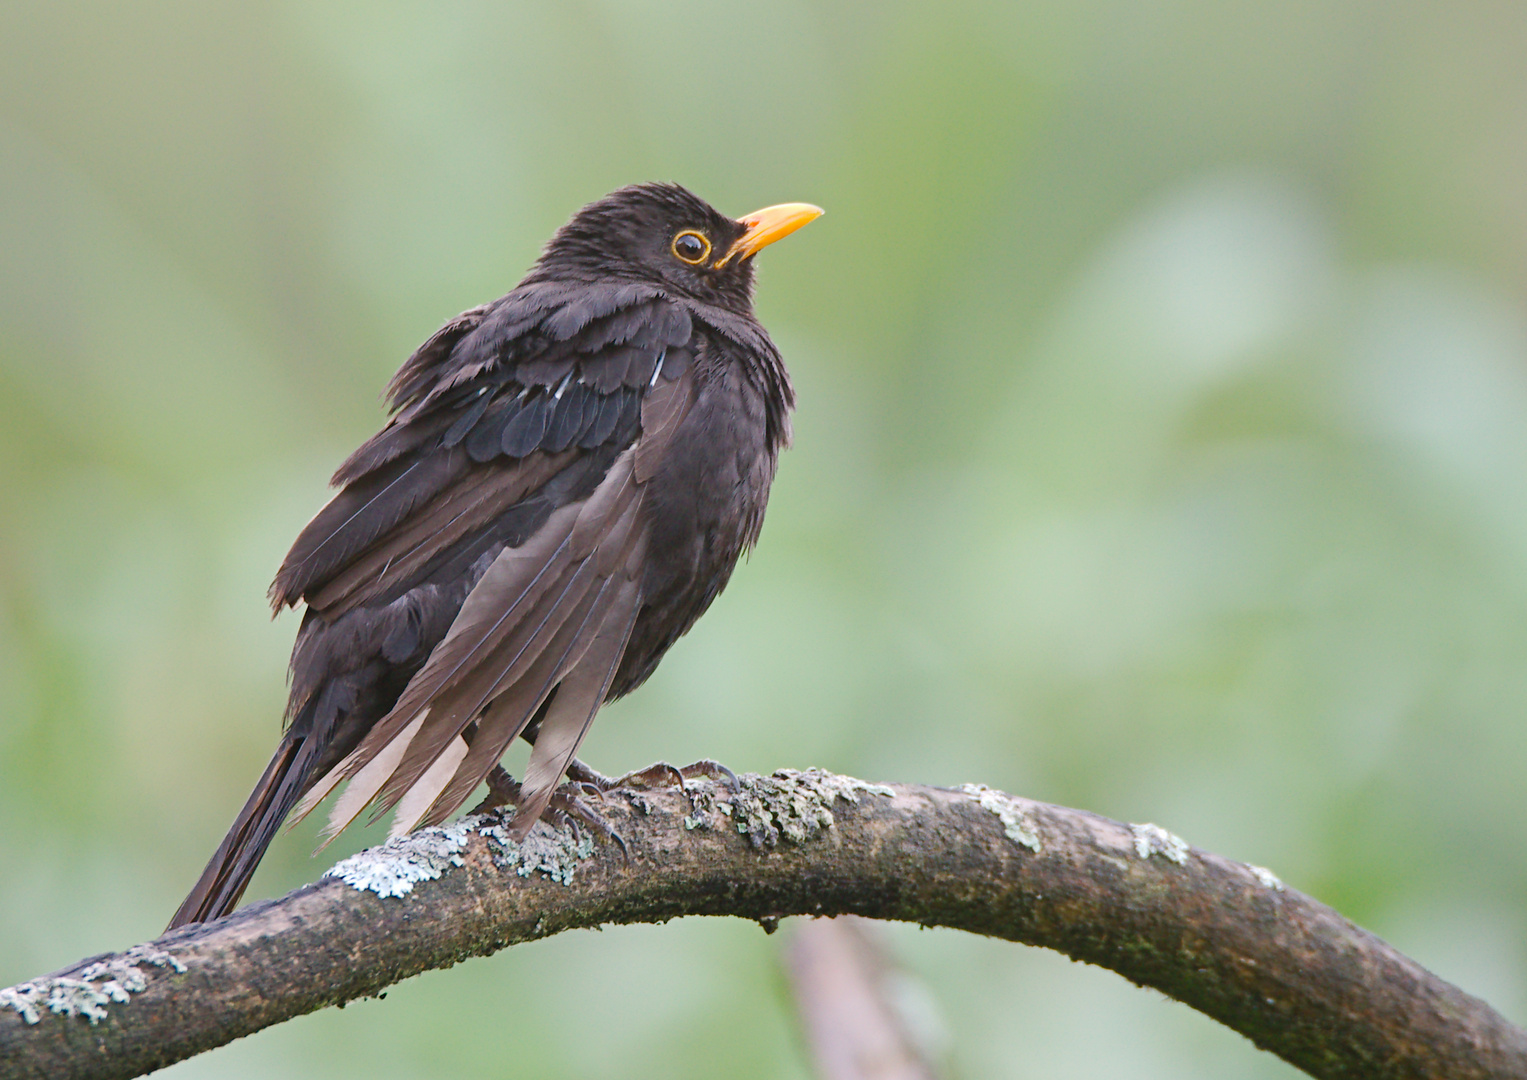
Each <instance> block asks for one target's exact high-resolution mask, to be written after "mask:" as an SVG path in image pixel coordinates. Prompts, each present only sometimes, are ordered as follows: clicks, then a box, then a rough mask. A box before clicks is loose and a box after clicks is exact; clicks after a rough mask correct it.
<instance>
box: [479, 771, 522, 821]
mask: <svg viewBox="0 0 1527 1080" xmlns="http://www.w3.org/2000/svg"><path fill="white" fill-rule="evenodd" d="M519 804H520V782H519V781H518V780H516V779H515V778H514V777H512V776H510V775H509V773H508V771H507V770H506V769H505V768H504V767H503V766H502V765H495V766H493V771H492V772H490V773H488V793H487V794H486V795H484V796H483V800H482V802H480V803H478V804H477V806H476V807H474V808H473V809H472V811H471V812H472V813H474V814H486V813H487V812H488V811H489V810H492V809H493V808H494V807H498V806H518V805H519Z"/></svg>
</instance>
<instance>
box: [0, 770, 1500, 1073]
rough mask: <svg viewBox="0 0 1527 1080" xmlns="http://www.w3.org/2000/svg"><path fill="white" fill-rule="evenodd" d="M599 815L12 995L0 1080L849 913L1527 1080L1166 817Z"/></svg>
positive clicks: (699, 794)
mask: <svg viewBox="0 0 1527 1080" xmlns="http://www.w3.org/2000/svg"><path fill="white" fill-rule="evenodd" d="M601 813H602V814H603V815H604V817H605V818H606V820H607V821H608V822H609V824H610V825H612V826H613V827H614V828H615V829H616V830H617V831H618V832H619V834H620V835H621V836H622V838H623V839H624V840H625V844H626V847H627V849H628V854H623V853H622V850H621V848H620V846H618V845H617V844H615V843H612V842H609V841H601V842H599V843H597V844H595V843H593V842H591V841H589V840H587V839H586V838H585V839H584V840H583V841H582V842H579V841H578V840H577V838H575V837H574V835H573V834H572V833H571V832H570V831H568V830H566V829H553V828H552V827H550V826H547V825H539V826H537V828H536V830H535V831H534V832H533V833H532V834H531V836H530V837H529V838H528V839H527V841H526V843H525V845H524V846H523V847H522V846H519V845H515V844H514V843H513V842H512V841H509V840H508V838H507V835H506V833H505V832H504V831H503V830H502V829H501V828H500V827H499V826H500V825H501V822H500V821H499V819H498V818H496V817H495V816H493V815H488V816H486V817H482V818H472V819H467V820H466V821H464V822H462V823H458V824H456V825H454V826H448V827H446V828H445V829H436V830H424V831H423V832H421V833H416V834H414V835H413V836H412V837H408V838H404V840H402V841H398V842H394V843H392V844H389V845H384V846H383V847H382V848H376V849H372V850H371V851H370V852H366V853H362V855H360V856H356V857H354V858H353V859H349V860H346V861H345V862H343V863H341V864H339V865H338V866H337V867H335V870H334V871H332V872H331V874H338V875H340V876H329V877H326V878H324V879H323V880H321V881H319V882H318V883H317V884H314V885H310V886H307V887H305V888H302V889H298V890H297V891H295V892H293V893H291V894H289V895H288V896H285V897H283V898H281V899H279V900H274V901H269V902H265V903H259V904H253V905H251V906H249V907H247V908H245V909H243V910H241V911H238V912H236V913H235V914H233V915H232V916H230V917H228V918H226V919H223V920H220V921H218V922H215V923H211V924H207V925H201V926H191V927H186V928H184V929H182V930H180V931H177V932H175V933H172V934H167V935H165V936H164V937H162V938H160V939H158V940H157V941H155V942H152V943H149V944H148V945H143V946H136V947H135V948H134V949H133V950H130V951H129V952H127V953H123V954H118V955H116V956H111V957H98V958H94V960H93V961H89V962H86V961H82V962H81V963H80V964H77V965H75V966H74V967H72V968H70V969H67V970H65V971H62V972H59V973H57V974H56V975H54V976H50V977H49V978H47V979H39V980H33V981H32V982H31V983H24V984H21V985H20V986H17V987H13V988H11V989H9V990H6V991H0V1077H3V1078H5V1080H11V1078H20V1077H57V1076H66V1075H67V1076H73V1077H103V1078H104V1077H131V1076H137V1075H141V1074H142V1073H144V1072H147V1071H150V1070H152V1069H156V1068H160V1067H162V1066H165V1065H168V1064H170V1063H172V1062H175V1061H179V1060H182V1059H184V1058H187V1057H190V1056H191V1055H193V1054H197V1053H200V1052H201V1051H204V1050H208V1049H211V1048H213V1047H215V1046H221V1045H222V1044H224V1043H226V1042H229V1041H231V1040H233V1039H236V1038H239V1037H240V1036H243V1035H248V1034H250V1033H252V1032H255V1031H258V1030H260V1029H261V1028H264V1027H267V1026H269V1025H271V1024H276V1023H280V1022H281V1021H283V1020H287V1019H290V1018H291V1017H294V1016H299V1015H301V1014H303V1013H308V1012H312V1011H313V1010H315V1009H320V1008H323V1007H325V1006H328V1005H337V1004H340V1003H342V1002H345V1001H349V1000H352V999H354V998H358V997H365V996H369V995H375V994H377V993H380V992H381V991H382V990H384V989H385V988H386V987H388V986H390V985H391V984H393V983H395V982H397V981H399V980H401V979H406V978H408V977H409V976H411V975H415V974H418V973H419V972H421V971H425V970H427V969H430V968H437V967H446V966H449V965H451V964H454V963H456V962H458V961H460V960H464V959H466V958H468V957H470V956H480V955H485V954H488V953H492V952H495V951H497V950H499V949H502V948H504V947H505V946H508V945H513V944H516V943H517V942H522V941H528V940H532V939H535V938H541V937H546V936H549V935H551V934H555V933H559V932H561V931H563V930H568V929H572V928H575V927H592V926H598V925H601V924H606V923H633V922H658V921H662V920H666V919H671V918H674V917H676V916H680V915H734V916H741V917H743V918H748V919H756V920H759V921H760V922H762V923H763V924H764V925H765V927H766V928H769V927H771V926H772V925H773V923H774V921H775V920H777V919H779V918H781V917H784V916H788V915H836V914H857V915H862V916H866V917H868V918H874V919H897V920H903V921H908V922H916V923H922V924H924V925H928V926H946V927H953V928H956V929H961V930H967V931H970V932H971V933H977V934H985V935H988V936H991V937H999V938H1005V939H1007V940H1010V941H1019V942H1024V943H1026V944H1030V945H1042V946H1045V947H1047V948H1052V949H1057V950H1059V951H1061V952H1063V953H1065V954H1067V955H1068V956H1071V957H1074V958H1075V959H1078V960H1084V961H1087V962H1089V963H1093V964H1098V965H1100V966H1103V967H1107V968H1111V969H1112V970H1114V971H1116V972H1118V973H1119V974H1121V975H1123V976H1125V977H1126V978H1128V979H1130V980H1132V981H1134V982H1136V983H1139V984H1141V985H1146V986H1152V987H1155V988H1156V989H1158V990H1160V991H1162V992H1163V993H1165V994H1168V995H1170V996H1171V997H1174V998H1176V999H1178V1000H1179V1001H1183V1002H1185V1003H1187V1004H1188V1005H1191V1006H1192V1007H1193V1008H1196V1009H1198V1010H1200V1011H1202V1012H1204V1013H1206V1014H1208V1015H1209V1016H1212V1017H1214V1018H1215V1019H1216V1020H1219V1021H1220V1022H1221V1023H1224V1024H1226V1025H1228V1026H1229V1027H1231V1028H1234V1029H1235V1030H1236V1031H1239V1032H1241V1033H1242V1034H1243V1035H1245V1036H1246V1037H1247V1038H1248V1039H1250V1040H1251V1041H1252V1042H1254V1043H1255V1044H1256V1045H1257V1046H1260V1047H1262V1048H1264V1049H1266V1050H1270V1051H1272V1052H1273V1053H1275V1054H1277V1055H1279V1056H1280V1057H1282V1058H1284V1059H1285V1060H1287V1061H1289V1062H1291V1063H1292V1064H1294V1065H1295V1066H1297V1067H1299V1068H1301V1069H1303V1070H1305V1071H1306V1072H1308V1073H1310V1074H1312V1075H1314V1076H1318V1077H1364V1078H1389V1077H1396V1078H1398V1077H1406V1078H1420V1077H1428V1078H1430V1077H1437V1078H1441V1077H1448V1078H1450V1080H1471V1078H1482V1077H1527V1033H1524V1032H1523V1031H1522V1030H1520V1029H1518V1028H1516V1027H1514V1026H1512V1025H1511V1024H1509V1023H1507V1022H1506V1021H1505V1020H1504V1019H1502V1018H1501V1017H1500V1016H1499V1015H1498V1014H1497V1013H1496V1012H1495V1011H1494V1010H1492V1009H1491V1008H1490V1007H1489V1006H1488V1005H1486V1004H1485V1003H1484V1002H1482V1001H1479V1000H1478V999H1476V998H1473V997H1470V996H1469V995H1468V994H1465V993H1464V992H1462V991H1461V990H1459V989H1457V988H1456V987H1453V986H1451V985H1450V984H1448V983H1446V982H1444V981H1442V980H1441V979H1438V978H1437V977H1436V976H1434V975H1432V974H1431V973H1430V972H1428V971H1426V970H1425V969H1424V968H1422V967H1421V966H1420V965H1419V964H1417V963H1415V962H1414V961H1412V960H1409V959H1407V958H1406V957H1404V956H1402V955H1400V954H1399V953H1397V952H1396V951H1395V950H1394V949H1392V948H1390V947H1389V946H1388V945H1386V944H1385V943H1384V942H1382V941H1380V940H1379V939H1378V938H1376V937H1374V936H1373V935H1372V934H1369V933H1367V932H1366V931H1364V930H1362V929H1360V928H1358V927H1356V926H1354V925H1353V924H1352V923H1350V922H1348V921H1347V920H1346V919H1344V918H1342V917H1341V916H1340V915H1338V914H1337V913H1336V912H1334V911H1332V910H1331V909H1330V908H1327V907H1325V906H1324V905H1322V904H1319V903H1317V902H1315V901H1314V900H1312V899H1310V898H1309V897H1307V896H1304V895H1302V894H1300V893H1298V892H1296V891H1295V890H1293V889H1289V888H1286V887H1284V886H1283V885H1282V883H1281V882H1279V881H1278V880H1277V879H1276V878H1274V877H1273V876H1272V875H1271V874H1269V873H1268V872H1267V871H1265V870H1260V869H1258V868H1255V867H1249V866H1247V865H1245V864H1243V863H1237V862H1233V861H1231V860H1229V859H1226V858H1222V857H1221V856H1218V855H1214V854H1211V853H1209V852H1204V851H1199V850H1197V849H1194V848H1189V847H1188V846H1187V845H1185V844H1183V843H1182V841H1180V840H1178V839H1177V838H1176V837H1174V836H1172V835H1171V834H1170V833H1167V832H1165V831H1163V830H1160V829H1157V828H1156V827H1155V826H1138V825H1136V826H1131V825H1126V824H1121V823H1119V822H1115V821H1110V820H1108V819H1106V818H1102V817H1098V816H1097V815H1094V814H1089V813H1086V812H1084V811H1078V810H1069V809H1065V808H1062V807H1057V806H1050V805H1046V804H1043V803H1035V802H1030V801H1028V800H1025V799H1018V798H1012V797H1009V796H1006V795H1003V794H1001V793H1000V792H993V791H989V790H987V789H985V788H981V787H978V786H972V785H967V786H966V787H965V788H964V789H952V790H951V789H941V788H928V787H914V786H882V785H868V784H863V783H861V782H859V781H853V780H849V779H848V778H846V777H837V776H833V775H832V774H827V773H819V772H815V771H811V772H807V773H790V772H782V773H778V774H776V775H775V776H774V777H769V778H758V777H751V776H749V777H744V778H743V779H742V782H741V787H740V789H739V790H738V791H737V792H735V793H732V792H729V791H728V790H727V788H726V786H724V785H723V786H717V785H713V784H711V783H709V782H708V781H692V782H691V785H690V788H689V791H688V793H687V795H686V794H682V793H680V792H679V791H677V790H676V789H667V790H653V791H620V792H613V793H611V795H610V796H609V798H608V802H607V804H606V805H604V806H603V807H601ZM397 894H402V895H397ZM92 964H93V966H91V965H92ZM7 1006H8V1007H7ZM90 1014H94V1015H95V1020H94V1021H93V1022H92V1020H91V1019H90V1018H89V1015H90Z"/></svg>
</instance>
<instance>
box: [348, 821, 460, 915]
mask: <svg viewBox="0 0 1527 1080" xmlns="http://www.w3.org/2000/svg"><path fill="white" fill-rule="evenodd" d="M477 820H478V819H475V818H463V819H462V820H460V821H457V822H453V823H452V824H450V825H445V826H442V827H438V828H429V829H420V830H419V831H418V832H412V833H409V834H408V835H407V836H399V837H397V838H396V839H393V840H389V841H387V843H385V844H382V845H381V846H380V847H374V848H367V849H366V850H365V851H362V852H359V853H357V854H355V855H351V856H350V857H349V858H348V859H342V860H341V861H339V862H337V863H335V864H334V866H333V868H332V869H331V870H330V871H329V872H328V874H326V875H325V876H326V877H337V878H339V879H340V880H341V881H343V882H344V883H345V884H346V885H349V886H350V887H351V888H352V889H355V890H357V891H358V892H367V891H369V892H374V893H376V894H377V895H378V896H381V897H389V896H406V895H408V894H409V893H411V892H413V891H414V886H415V885H417V884H418V883H419V882H421V881H434V880H435V879H436V878H438V877H439V876H440V875H441V874H443V873H445V872H446V870H448V869H449V868H451V867H453V866H460V865H461V862H462V859H461V853H462V851H463V850H465V849H466V846H467V836H468V835H470V833H471V831H472V825H473V824H475V822H476V821H477Z"/></svg>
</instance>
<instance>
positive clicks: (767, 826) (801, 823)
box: [731, 769, 895, 848]
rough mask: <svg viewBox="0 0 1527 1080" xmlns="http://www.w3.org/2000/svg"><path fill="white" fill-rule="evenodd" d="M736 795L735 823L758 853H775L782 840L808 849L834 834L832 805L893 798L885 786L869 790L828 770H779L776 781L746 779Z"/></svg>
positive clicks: (860, 782) (741, 779)
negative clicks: (818, 838) (810, 842)
mask: <svg viewBox="0 0 1527 1080" xmlns="http://www.w3.org/2000/svg"><path fill="white" fill-rule="evenodd" d="M737 786H738V790H737V791H735V792H733V793H732V815H731V816H732V820H733V821H734V822H735V823H736V825H737V831H738V832H740V833H742V835H744V836H746V837H747V838H748V842H749V843H750V844H752V845H753V846H754V847H755V848H773V847H776V846H778V844H779V842H780V840H782V839H783V840H787V841H789V842H791V843H795V844H803V843H805V842H806V841H807V840H811V839H813V838H814V837H816V836H818V835H820V834H821V832H822V831H823V830H824V829H830V828H831V827H832V824H833V816H832V809H831V807H832V805H833V803H835V802H837V801H838V800H839V799H842V800H844V801H846V802H852V803H856V802H858V801H859V796H860V794H861V793H862V794H869V795H887V796H889V795H894V794H895V792H894V791H892V790H891V789H890V788H888V787H886V786H885V785H884V784H867V783H865V782H864V781H863V780H856V779H854V778H853V777H851V776H839V775H838V774H837V773H830V772H827V771H826V770H823V769H807V770H805V771H804V772H799V771H797V770H795V769H780V770H778V771H777V772H775V773H774V775H773V776H757V775H754V774H752V773H746V774H744V775H742V776H740V777H738V778H737Z"/></svg>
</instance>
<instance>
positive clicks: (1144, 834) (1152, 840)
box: [1129, 822, 1188, 866]
mask: <svg viewBox="0 0 1527 1080" xmlns="http://www.w3.org/2000/svg"><path fill="white" fill-rule="evenodd" d="M1129 831H1130V832H1131V833H1133V834H1134V837H1135V854H1136V855H1138V856H1140V858H1142V859H1149V858H1150V857H1151V856H1152V855H1160V856H1161V857H1162V858H1163V859H1168V860H1170V861H1172V862H1174V863H1176V864H1177V865H1178V866H1184V865H1186V864H1187V861H1188V842H1187V841H1186V840H1184V839H1183V838H1182V837H1180V836H1177V835H1175V834H1173V833H1169V832H1167V831H1166V830H1165V829H1163V828H1162V827H1161V826H1160V825H1152V824H1151V823H1150V822H1146V823H1145V824H1143V825H1131V826H1130V827H1129Z"/></svg>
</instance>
